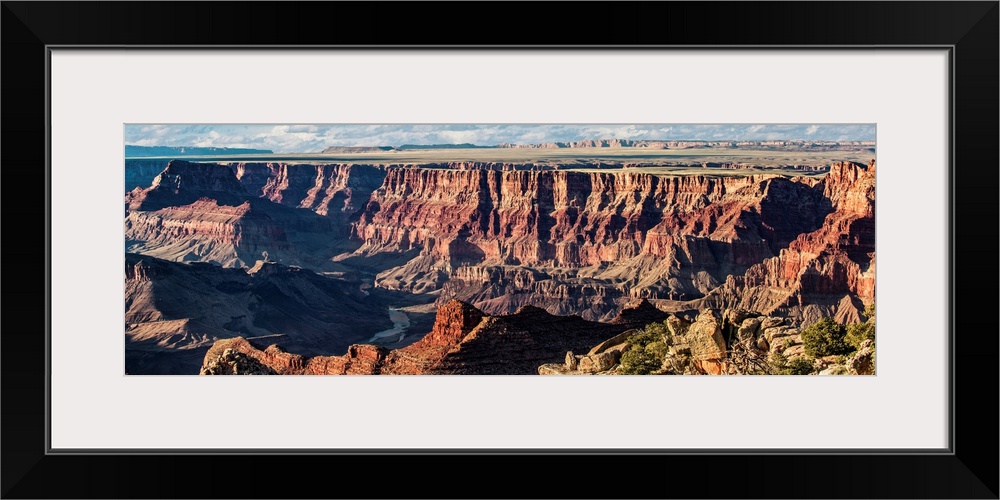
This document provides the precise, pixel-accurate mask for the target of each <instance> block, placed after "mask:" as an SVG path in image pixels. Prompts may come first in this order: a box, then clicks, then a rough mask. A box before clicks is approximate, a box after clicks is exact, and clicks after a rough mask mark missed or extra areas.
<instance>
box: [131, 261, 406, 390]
mask: <svg viewBox="0 0 1000 500" xmlns="http://www.w3.org/2000/svg"><path fill="white" fill-rule="evenodd" d="M359 285H360V283H359V282H357V281H352V280H347V279H334V278H330V277H326V276H322V275H319V274H316V273H313V272H312V271H308V270H305V269H300V268H295V267H287V266H283V265H281V264H277V263H274V262H263V261H261V262H257V263H256V264H255V265H254V266H253V267H251V268H249V269H226V268H221V267H218V266H215V265H212V264H205V263H191V264H182V263H176V262H168V261H165V260H161V259H156V258H153V257H149V256H145V255H135V254H125V356H126V367H127V368H128V370H129V372H130V373H197V371H198V366H199V365H200V363H201V361H202V359H201V357H202V356H203V355H204V353H205V349H207V348H208V347H209V346H210V345H211V344H212V343H213V342H215V341H216V340H218V339H224V338H232V337H237V336H244V337H265V338H270V339H273V340H275V341H280V342H281V344H282V345H283V346H284V347H285V348H287V349H289V350H291V351H293V352H297V353H299V354H305V355H316V354H330V353H338V352H346V350H347V348H348V346H350V345H351V344H354V343H357V342H362V341H364V340H365V339H367V338H369V337H370V336H371V334H372V333H374V332H377V331H379V330H382V329H385V328H388V327H389V326H391V321H389V320H388V319H387V317H386V309H385V308H384V307H379V306H378V305H377V304H373V303H372V302H371V301H368V300H365V299H366V295H365V293H364V292H361V291H360V290H359ZM192 356H194V357H193V358H192Z"/></svg>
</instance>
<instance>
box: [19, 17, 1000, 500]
mask: <svg viewBox="0 0 1000 500" xmlns="http://www.w3.org/2000/svg"><path fill="white" fill-rule="evenodd" d="M2 3H3V7H2V19H0V20H2V36H3V43H2V57H0V60H2V64H3V69H4V71H3V73H2V74H3V75H4V78H3V85H2V95H3V104H4V106H3V108H2V116H3V137H2V138H3V143H4V144H5V145H6V146H7V147H6V148H3V149H2V151H0V153H2V165H3V167H4V168H3V174H4V179H3V180H4V181H5V182H4V185H5V186H6V189H4V192H3V194H5V195H6V196H5V197H4V199H5V203H4V214H5V217H4V218H3V222H4V223H5V224H4V226H5V229H6V231H5V233H6V234H7V240H6V244H5V245H3V247H2V252H3V261H4V263H6V264H8V266H7V268H8V270H10V269H12V268H13V266H16V267H17V270H18V274H17V275H14V276H16V277H17V279H15V280H13V285H12V280H11V275H8V288H7V290H6V291H7V292H8V293H4V294H3V301H4V312H6V313H7V314H5V315H4V319H3V323H2V324H3V327H5V328H4V330H5V333H6V334H5V335H2V336H0V347H2V349H0V359H2V374H3V378H2V382H0V383H2V402H3V405H2V407H0V408H2V433H3V435H2V440H0V446H2V454H3V461H2V480H0V481H2V485H0V486H2V496H3V497H4V498H35V497H38V498H48V497H66V498H91V497H103V498H112V497H130V498H162V497H169V498H190V497H219V496H222V497H232V498H264V497H267V498H291V497H337V496H348V497H368V496H377V497H401V498H408V497H418V496H425V495H426V496H433V497H440V498H446V497H447V498H452V497H479V496H490V497H514V498H517V497H549V496H570V497H581V498H582V497H604V498H638V497H677V496H679V497H690V498H709V497H711V498H764V497H768V498H792V497H798V498H820V497H822V498H928V497H930V498H997V497H998V444H997V443H998V438H997V424H996V423H997V422H998V404H997V396H996V395H997V390H996V385H994V384H996V381H997V368H998V359H997V356H996V353H997V352H998V350H997V347H998V335H997V334H996V332H997V320H996V318H995V315H994V314H993V312H994V311H995V310H996V309H995V308H996V304H997V303H998V301H997V299H998V291H997V285H996V281H995V279H996V277H997V276H998V272H997V271H998V267H997V264H998V263H997V259H996V258H995V257H996V250H995V247H994V246H993V245H994V244H995V242H996V241H998V232H997V228H998V224H997V223H998V221H1000V220H998V219H1000V217H998V186H1000V183H998V180H1000V176H998V172H1000V168H998V165H1000V159H998V136H1000V128H998V116H1000V115H998V94H1000V85H998V62H1000V57H998V40H1000V37H998V21H1000V4H998V2H996V1H992V2H763V3H758V2H737V3H723V2H704V3H699V2H695V3H686V2H685V3H680V2H679V3H670V2H659V3H636V4H631V3H613V4H549V5H541V4H530V6H529V5H528V4H517V3H505V4H493V3H490V4H485V3H483V4H479V5H476V6H475V7H471V4H457V3H444V4H425V3H419V4H418V3H401V4H389V3H323V2H302V3H298V2H284V3H271V2H246V3H244V2H197V3H196V2H176V3H175V2H141V3H138V2H137V3H131V2H6V1H5V2H2ZM567 9H569V10H577V11H580V12H582V13H583V14H587V13H588V12H589V13H590V14H589V15H583V16H581V17H574V18H571V17H567V14H566V11H567ZM445 12H447V13H448V16H443V15H442V13H445ZM480 12H489V13H490V15H488V16H483V15H481V14H480ZM456 20H460V21H462V22H458V24H459V26H456V22H457V21H456ZM546 26H555V27H558V28H556V29H555V31H553V28H545V27H546ZM414 43H419V44H421V45H422V46H425V47H428V46H462V47H473V48H475V47H480V48H483V47H489V46H492V47H496V46H505V47H508V48H511V47H514V48H517V47H521V48H530V47H536V48H537V47H542V46H550V44H552V43H555V44H558V45H564V44H570V43H572V44H573V46H576V47H590V48H600V49H607V50H614V49H615V48H616V47H617V48H626V47H632V48H636V47H648V48H650V49H657V48H661V49H662V48H666V47H706V48H712V47H723V46H725V47H736V46H742V47H748V48H761V47H775V46H778V47H783V48H801V49H806V50H807V49H813V48H820V47H855V48H861V47H864V48H879V47H885V48H890V47H891V48H899V49H905V48H907V47H930V46H934V47H949V50H950V53H951V61H952V64H951V73H952V87H951V89H952V99H953V107H952V113H951V120H952V121H951V124H950V125H951V130H952V132H953V148H952V153H953V158H952V176H951V178H952V186H951V187H952V189H953V195H952V201H953V204H952V205H953V206H952V217H953V218H952V224H951V233H952V237H953V246H952V277H951V280H952V283H953V286H954V292H953V294H952V296H951V304H950V306H951V308H952V311H953V313H952V317H953V318H954V324H953V331H952V335H953V336H954V335H955V334H956V333H957V332H960V333H959V336H958V338H957V340H954V339H953V342H952V343H951V345H952V346H953V352H952V354H953V357H954V358H953V359H954V362H953V367H954V370H953V373H952V374H951V376H952V383H953V389H952V403H953V404H952V406H953V413H952V424H953V425H952V439H951V443H952V445H951V447H950V450H949V452H948V453H933V454H906V453H888V454H864V453H857V454H811V453H781V454H770V453H766V454H738V453H737V454H721V453H701V454H685V455H648V454H635V455H629V454H621V455H619V454H615V455H607V454H605V455H596V456H595V455H581V454H572V453H565V454H559V456H553V455H552V454H522V453H518V454H507V455H501V456H493V457H490V463H489V464H487V462H486V460H484V459H481V458H480V457H478V456H475V455H477V454H476V453H465V454H427V453H424V454H420V455H419V456H416V455H412V454H411V455H386V454H376V453H372V454H366V455H351V456H343V455H339V456H338V455H315V454H313V455H295V454H283V455H275V454H266V455H254V454H249V453H245V454H241V453H237V454H224V455H219V454H211V455H210V454H194V453H189V454H171V455H166V454H102V455H93V456H81V455H73V454H60V455H53V454H49V453H47V450H48V443H47V441H46V432H45V429H46V415H47V409H48V401H47V400H46V394H47V390H46V373H47V368H48V367H47V365H46V361H45V360H46V359H47V357H46V352H47V342H46V339H47V317H48V316H47V315H48V314H49V312H50V311H48V301H47V283H48V282H49V279H50V276H49V267H48V265H47V261H48V259H47V257H48V246H47V241H48V229H47V213H48V207H49V203H50V201H49V200H48V199H47V196H46V195H45V193H47V189H48V179H47V176H46V175H45V173H46V172H47V169H46V155H45V152H47V151H48V147H49V144H48V134H47V117H48V102H47V99H46V96H47V89H48V87H47V85H48V80H47V79H48V67H47V61H48V52H49V50H50V48H51V47H53V46H61V47H83V48H85V47H94V48H98V47H121V46H127V47H139V46H148V47H163V46H166V47H179V46H189V47H191V48H192V49H194V48H199V47H201V48H204V47H218V48H236V49H238V48H246V47H256V48H261V47H265V48H267V47H274V48H280V47H295V48H301V47H316V48H323V47H331V46H345V45H353V46H371V47H377V46H380V45H394V46H403V45H411V44H414ZM914 244H920V240H919V236H917V235H915V236H914ZM23 273H28V274H29V276H32V277H34V279H29V280H25V279H22V278H21V277H22V276H23ZM43 275H44V276H43ZM919 276H920V270H914V281H915V283H918V282H919V279H920V278H919ZM11 292H13V293H11ZM82 329H84V330H85V325H83V326H82ZM875 417H877V416H870V415H866V414H865V413H864V412H863V411H859V412H858V419H857V421H856V422H845V427H849V426H850V425H864V420H865V419H866V418H875ZM219 424H220V431H221V429H224V423H219ZM622 425H632V423H631V422H629V421H623V422H622ZM833 432H844V430H833ZM555 463H559V464H560V466H561V469H554V468H553V464H555ZM567 466H568V467H569V469H570V470H573V471H575V473H574V475H573V476H572V477H563V476H561V475H558V474H556V473H555V472H554V471H555V470H565V469H566V467H567ZM317 469H318V470H329V471H330V473H329V474H324V475H321V476H315V475H312V474H310V473H307V472H305V471H310V470H317ZM387 471H391V472H387ZM470 482H471V484H479V485H481V488H482V489H480V490H476V491H470V490H468V489H466V488H465V487H464V486H463V485H464V484H467V483H470Z"/></svg>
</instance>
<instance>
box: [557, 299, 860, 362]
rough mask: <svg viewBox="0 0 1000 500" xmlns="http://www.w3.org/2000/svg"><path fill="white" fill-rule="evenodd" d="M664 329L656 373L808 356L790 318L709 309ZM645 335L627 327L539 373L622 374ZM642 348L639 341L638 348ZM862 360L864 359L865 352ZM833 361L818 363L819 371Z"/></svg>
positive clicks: (672, 321) (677, 319) (672, 320)
mask: <svg viewBox="0 0 1000 500" xmlns="http://www.w3.org/2000/svg"><path fill="white" fill-rule="evenodd" d="M650 323H654V322H650ZM654 326H655V325H654ZM661 327H665V330H664V329H663V328H660V329H659V331H661V332H665V333H663V334H657V335H658V336H659V337H661V338H660V341H661V342H662V343H663V345H662V346H661V348H663V349H664V353H663V358H662V365H661V366H660V368H659V370H654V371H652V372H651V373H652V374H656V375H733V374H759V375H762V374H773V373H776V366H777V365H775V363H774V361H775V359H776V355H779V354H780V355H781V356H783V357H784V358H783V359H784V361H783V362H785V363H787V362H788V361H791V360H795V359H797V358H803V357H805V355H804V352H803V351H804V347H803V345H802V337H801V335H799V329H798V328H797V327H795V326H793V324H791V323H790V322H789V321H788V320H787V319H785V318H779V317H769V316H761V315H760V314H758V313H755V312H751V311H744V310H732V309H727V310H725V311H723V312H722V313H721V317H720V315H719V314H717V312H716V311H713V310H711V309H705V310H703V311H700V312H699V313H698V314H697V316H695V317H694V318H693V321H688V320H686V319H683V318H680V317H678V316H675V315H670V316H668V317H667V318H666V319H665V320H663V321H662V325H661ZM640 334H641V330H637V329H632V330H627V331H625V332H623V333H621V334H619V335H618V336H616V337H613V338H610V339H608V340H606V341H604V342H601V343H599V344H597V345H595V346H594V347H592V348H591V349H590V350H589V351H588V352H587V353H586V354H584V355H577V354H574V353H573V352H572V351H569V352H567V353H566V356H565V359H564V360H562V361H560V362H558V363H547V364H544V365H541V366H539V368H538V373H539V374H540V375H617V374H621V373H623V372H622V368H621V364H620V362H621V361H622V356H623V355H624V354H625V353H626V352H629V351H630V350H632V349H634V348H636V347H633V344H634V343H635V342H634V338H633V337H636V336H638V335H640ZM636 338H637V337H636ZM641 347H642V344H639V345H638V348H641ZM647 349H648V347H647ZM647 352H648V351H647ZM859 352H860V351H859ZM861 359H862V361H861V363H863V362H864V359H865V358H864V354H861ZM818 362H819V360H817V363H818ZM832 362H833V361H830V362H829V363H832ZM829 363H827V364H824V365H823V366H819V365H817V368H816V371H819V370H820V369H822V368H824V367H826V366H827V365H828V364H829ZM844 371H845V373H846V372H847V371H848V369H846V368H845V369H844Z"/></svg>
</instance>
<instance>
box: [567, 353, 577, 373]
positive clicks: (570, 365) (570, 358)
mask: <svg viewBox="0 0 1000 500" xmlns="http://www.w3.org/2000/svg"><path fill="white" fill-rule="evenodd" d="M576 361H577V360H576V356H575V355H574V354H573V351H568V352H567V353H566V369H567V370H576Z"/></svg>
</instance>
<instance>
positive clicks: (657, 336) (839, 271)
mask: <svg viewBox="0 0 1000 500" xmlns="http://www.w3.org/2000/svg"><path fill="white" fill-rule="evenodd" d="M875 158H876V141H875V125H874V124H808V123H806V124H384V125H379V124H360V125H358V124H309V125H303V124H246V125H241V124H126V125H125V127H124V181H125V182H124V184H125V186H124V200H125V211H124V242H125V249H124V250H125V252H124V260H125V283H124V285H125V308H124V310H125V315H124V335H125V352H124V356H125V374H126V375H127V376H134V375H874V374H875V372H876V370H875V366H876V351H875V346H876V339H875V330H876V329H875Z"/></svg>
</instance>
